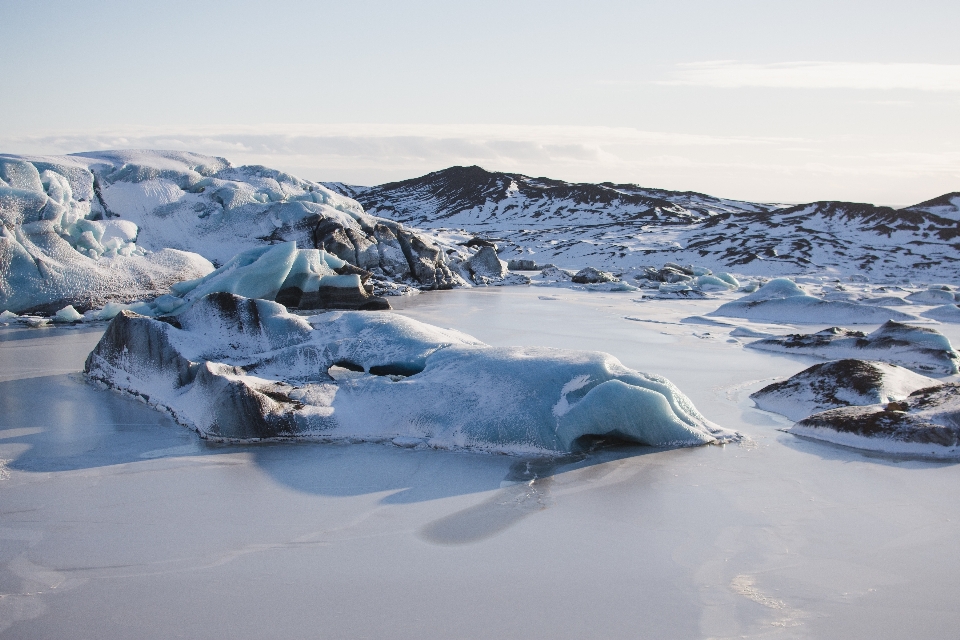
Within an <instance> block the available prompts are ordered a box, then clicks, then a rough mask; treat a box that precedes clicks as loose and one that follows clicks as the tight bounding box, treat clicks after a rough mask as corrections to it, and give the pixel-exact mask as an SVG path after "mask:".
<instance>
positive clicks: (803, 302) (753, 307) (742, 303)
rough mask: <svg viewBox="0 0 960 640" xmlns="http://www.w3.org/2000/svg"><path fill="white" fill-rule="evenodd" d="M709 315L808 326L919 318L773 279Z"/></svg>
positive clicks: (785, 279) (873, 322) (874, 322)
mask: <svg viewBox="0 0 960 640" xmlns="http://www.w3.org/2000/svg"><path fill="white" fill-rule="evenodd" d="M708 315H713V316H726V317H731V318H747V319H749V320H760V321H764V322H783V323H805V324H880V323H883V322H886V321H888V320H896V321H905V320H916V316H912V315H910V314H907V313H903V312H900V311H896V310H894V309H887V308H884V307H875V306H869V305H861V304H857V303H855V302H845V301H835V300H823V299H821V298H817V297H816V296H811V295H809V294H808V293H807V292H806V291H804V290H803V289H802V288H801V287H800V286H799V285H797V283H795V282H793V281H792V280H789V279H787V278H774V279H773V280H770V281H769V282H767V283H766V284H764V285H763V286H762V287H760V288H759V289H757V290H756V291H754V292H753V293H750V294H748V295H746V296H743V297H742V298H739V299H737V300H733V301H731V302H727V303H725V304H723V305H721V306H720V308H719V309H717V310H715V311H712V312H711V313H709V314H708Z"/></svg>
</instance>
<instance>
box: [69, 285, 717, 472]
mask: <svg viewBox="0 0 960 640" xmlns="http://www.w3.org/2000/svg"><path fill="white" fill-rule="evenodd" d="M177 325H178V326H179V327H180V328H177V327H175V326H173V325H171V324H168V323H164V322H160V321H157V320H152V319H149V318H145V317H137V316H135V315H130V314H129V313H124V314H121V315H119V316H117V317H116V318H115V319H114V320H113V322H112V323H111V325H110V327H109V328H108V330H107V333H106V334H105V336H104V338H103V340H102V341H101V343H100V344H99V345H98V346H97V348H96V349H95V350H94V351H93V352H92V353H91V354H90V357H89V359H88V361H87V372H88V373H89V374H90V375H91V376H92V377H94V378H96V379H99V380H103V381H104V382H107V383H108V384H111V385H113V386H115V387H117V388H120V389H123V390H126V391H129V392H133V393H137V394H140V395H144V396H147V397H149V398H150V401H151V402H152V403H155V404H157V405H158V406H163V407H166V408H168V409H169V410H171V411H172V412H173V413H174V414H175V415H176V416H178V419H180V420H181V422H184V423H185V424H189V425H190V426H192V427H194V428H196V429H197V430H198V431H199V432H200V433H201V434H203V435H205V436H208V437H219V438H240V439H248V438H263V437H278V436H282V437H324V438H331V439H360V440H370V441H390V440H393V439H395V438H398V437H400V438H417V439H420V440H422V441H423V442H425V443H426V445H428V446H431V447H437V448H471V449H481V450H488V451H501V452H508V453H520V452H538V451H539V452H567V451H571V450H573V449H575V448H576V447H577V446H578V443H579V442H580V440H581V439H582V438H584V437H588V436H589V437H613V438H618V439H623V440H628V441H632V442H637V443H641V444H647V445H653V446H689V445H697V444H705V443H710V442H716V441H717V440H718V439H719V440H725V439H729V438H730V437H732V434H731V433H730V432H727V431H724V430H723V429H720V428H719V427H717V426H716V425H714V424H712V423H710V422H709V421H707V420H706V419H705V418H704V417H703V416H702V415H700V413H699V412H698V411H697V410H696V408H695V407H694V406H693V404H692V403H691V402H690V400H689V399H688V398H687V397H686V396H684V395H683V394H682V393H681V392H680V391H679V390H678V389H677V388H676V387H675V386H673V385H672V384H671V383H670V382H669V381H668V380H666V379H664V378H662V377H659V376H655V375H650V374H644V373H639V372H637V371H634V370H632V369H628V368H626V367H624V366H623V365H622V364H620V362H619V361H618V360H616V358H614V357H613V356H611V355H608V354H605V353H600V352H590V351H569V350H562V349H552V348H542V347H541V348H537V347H490V346H487V345H485V344H483V343H481V342H479V341H478V340H476V339H475V338H472V337H471V336H468V335H465V334H463V333H460V332H458V331H453V330H449V329H441V328H439V327H435V326H432V325H428V324H424V323H421V322H418V321H416V320H412V319H409V318H404V317H401V316H397V315H395V314H389V313H379V312H353V311H343V312H332V313H326V314H321V315H318V316H313V317H311V318H309V319H308V320H304V319H303V318H301V317H299V316H295V315H291V314H289V313H287V312H286V311H285V310H284V308H283V307H282V306H281V305H279V304H276V303H272V302H268V301H265V300H251V299H247V298H242V297H239V296H235V295H232V294H228V293H223V292H221V293H215V294H211V295H207V296H205V297H204V298H202V299H200V300H198V301H197V302H196V303H195V304H194V305H193V306H192V307H191V308H189V309H188V310H186V311H185V312H183V313H182V314H181V315H179V316H178V318H177ZM333 366H337V367H341V368H345V369H347V370H352V371H356V372H357V373H358V375H353V376H346V377H344V376H340V377H339V378H337V377H331V375H329V374H328V373H327V372H328V369H330V368H331V367H333ZM331 373H332V371H331Z"/></svg>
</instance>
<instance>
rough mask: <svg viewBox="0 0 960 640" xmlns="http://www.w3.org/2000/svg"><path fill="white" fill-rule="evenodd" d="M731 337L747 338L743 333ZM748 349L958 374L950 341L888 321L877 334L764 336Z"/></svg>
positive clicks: (831, 332)
mask: <svg viewBox="0 0 960 640" xmlns="http://www.w3.org/2000/svg"><path fill="white" fill-rule="evenodd" d="M731 335H739V336H746V333H745V330H738V331H736V332H732V333H731ZM746 346H747V347H749V348H751V349H760V350H762V351H774V352H779V353H794V354H802V355H809V356H816V357H818V358H827V359H831V360H832V359H839V358H859V359H865V360H881V361H883V362H889V363H892V364H898V365H901V366H903V367H907V368H908V369H912V370H914V371H918V372H924V373H931V372H934V373H941V374H948V375H949V374H954V373H957V372H958V368H957V365H958V363H960V355H958V354H957V352H956V351H955V350H954V348H953V345H951V344H950V340H949V339H948V338H947V337H946V336H944V335H943V334H941V333H940V332H938V331H937V330H936V329H931V328H928V327H915V326H912V325H907V324H901V323H899V322H893V321H889V322H886V323H884V324H883V325H881V326H880V327H879V328H878V329H877V330H876V331H874V332H872V333H870V334H865V333H863V332H862V331H851V330H849V329H842V328H840V327H831V328H829V329H824V330H823V331H818V332H817V333H812V334H805V335H804V334H791V335H788V336H765V337H764V339H763V340H758V341H756V342H751V343H749V344H747V345H746Z"/></svg>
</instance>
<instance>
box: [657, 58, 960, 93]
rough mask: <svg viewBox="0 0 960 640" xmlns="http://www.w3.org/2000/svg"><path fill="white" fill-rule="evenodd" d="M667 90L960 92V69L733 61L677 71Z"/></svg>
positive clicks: (688, 65) (681, 67)
mask: <svg viewBox="0 0 960 640" xmlns="http://www.w3.org/2000/svg"><path fill="white" fill-rule="evenodd" d="M662 84H674V85H693V86H700V87H719V88H730V89H733V88H738V87H769V88H778V89H885V90H893V89H909V90H915V91H948V92H950V91H960V65H956V64H923V63H880V62H779V63H772V64H752V63H746V62H736V61H732V60H717V61H712V62H693V63H686V64H680V65H678V66H677V69H676V71H675V74H674V77H673V78H672V79H670V80H667V81H664V82H663V83H662Z"/></svg>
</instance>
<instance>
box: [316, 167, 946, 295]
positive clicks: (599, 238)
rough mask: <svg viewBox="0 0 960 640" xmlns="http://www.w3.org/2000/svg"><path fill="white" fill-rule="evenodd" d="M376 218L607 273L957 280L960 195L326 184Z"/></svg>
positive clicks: (511, 177) (497, 181)
mask: <svg viewBox="0 0 960 640" xmlns="http://www.w3.org/2000/svg"><path fill="white" fill-rule="evenodd" d="M325 184H326V185H327V186H328V187H330V188H331V189H333V190H335V191H337V192H339V193H343V194H345V195H348V196H349V197H351V198H354V199H356V200H357V201H358V202H360V203H361V204H362V205H363V206H364V209H365V210H366V211H367V212H368V213H371V214H374V215H378V216H382V217H385V218H390V219H393V220H397V221H399V222H403V223H405V224H410V225H413V226H416V227H418V228H421V229H430V230H433V231H434V232H436V233H438V234H439V235H440V236H441V237H443V236H446V237H447V238H448V239H450V240H455V239H456V238H457V237H458V236H467V237H469V236H470V235H477V236H481V237H484V238H488V239H493V240H496V241H497V242H498V244H499V245H500V253H501V256H502V257H504V258H530V259H533V260H536V261H537V262H539V263H541V264H542V263H546V262H553V263H557V264H560V265H563V266H570V267H581V266H585V265H588V264H589V265H592V266H596V267H599V268H602V269H611V270H617V269H626V268H629V267H635V266H641V265H652V264H662V263H664V262H666V261H673V262H682V263H696V264H702V265H705V266H707V267H710V268H715V269H730V270H735V271H737V272H740V273H745V274H756V275H774V274H792V273H803V272H813V271H828V272H833V273H836V274H853V273H863V274H865V275H869V276H871V277H877V278H903V277H918V278H941V279H942V278H947V279H956V267H957V261H958V260H960V237H958V236H960V193H951V194H947V195H944V196H941V197H939V198H936V199H933V200H929V201H927V202H923V203H920V204H917V205H914V206H912V207H907V208H904V209H893V208H890V207H880V206H874V205H870V204H858V203H849V202H815V203H810V204H801V205H783V204H769V203H754V202H743V201H737V200H727V199H722V198H715V197H712V196H708V195H704V194H701V193H695V192H678V191H666V190H662V189H647V188H643V187H639V186H636V185H622V184H612V183H600V184H575V183H567V182H562V181H559V180H550V179H547V178H531V177H528V176H524V175H520V174H511V173H497V172H489V171H485V170H484V169H481V168H480V167H451V168H449V169H445V170H442V171H437V172H434V173H431V174H428V175H426V176H422V177H420V178H414V179H411V180H404V181H401V182H393V183H388V184H383V185H380V186H376V187H358V186H352V185H344V184H342V183H325Z"/></svg>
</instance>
